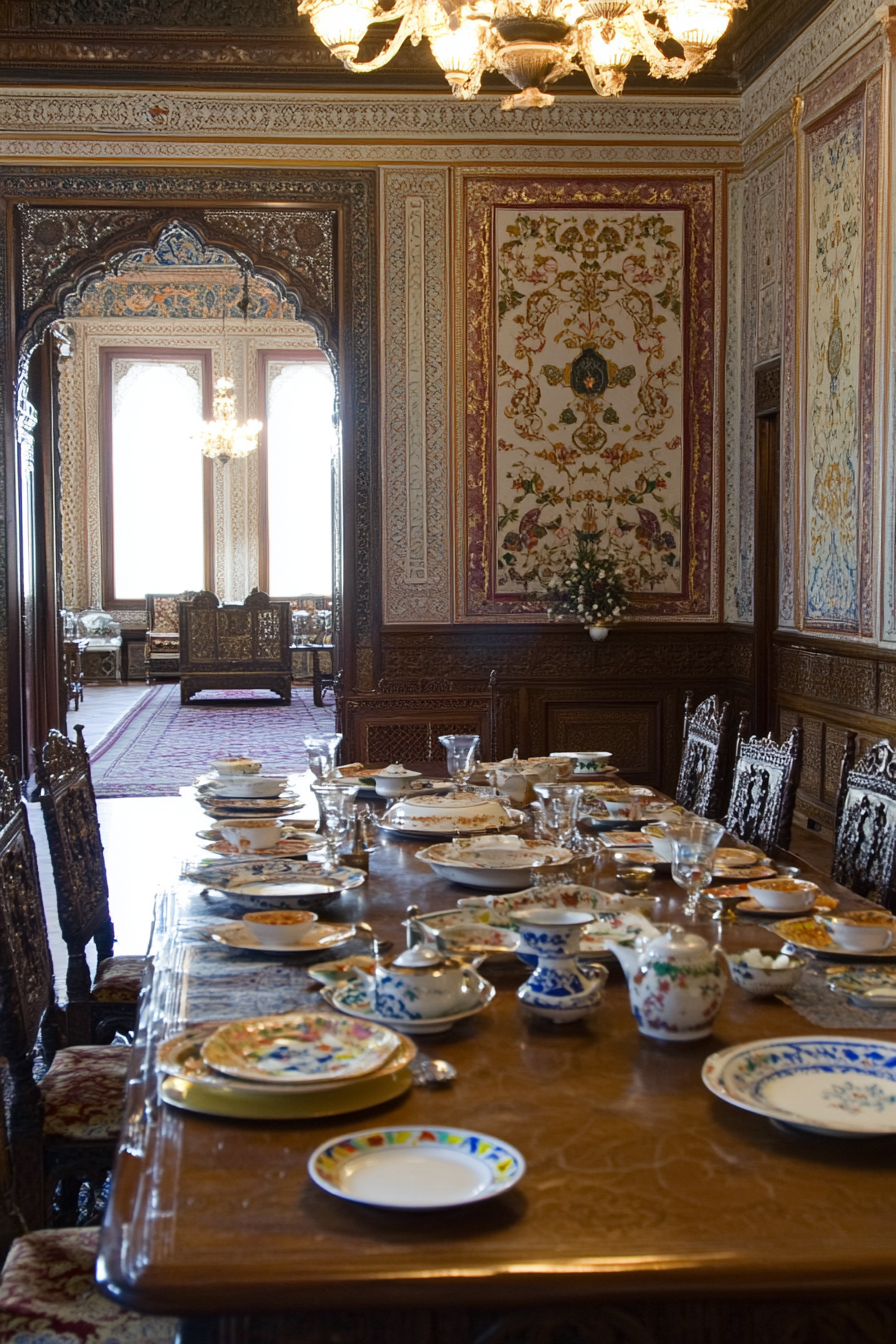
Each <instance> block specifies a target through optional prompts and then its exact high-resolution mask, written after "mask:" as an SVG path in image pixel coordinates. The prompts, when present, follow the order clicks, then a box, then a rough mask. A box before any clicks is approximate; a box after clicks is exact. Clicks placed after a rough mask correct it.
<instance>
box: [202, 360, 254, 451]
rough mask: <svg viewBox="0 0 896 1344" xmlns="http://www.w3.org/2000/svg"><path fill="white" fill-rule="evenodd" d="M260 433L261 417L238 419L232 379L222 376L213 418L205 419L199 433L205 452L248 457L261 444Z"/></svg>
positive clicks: (216, 389)
mask: <svg viewBox="0 0 896 1344" xmlns="http://www.w3.org/2000/svg"><path fill="white" fill-rule="evenodd" d="M260 433H261V421H260V420H247V421H246V423H245V424H244V425H241V424H239V423H238V422H237V415H236V397H235V396H234V392H233V379H232V378H219V379H218V381H217V382H216V383H215V400H214V404H213V406H212V419H211V420H206V421H205V423H204V424H203V426H202V429H200V430H199V432H198V434H197V435H196V437H197V438H198V439H199V443H200V446H201V448H202V451H203V453H204V454H205V456H206V457H211V458H214V459H216V460H217V461H220V462H229V461H230V460H231V458H234V457H248V456H249V454H250V453H252V452H254V451H255V449H256V448H257V447H258V436H259V434H260Z"/></svg>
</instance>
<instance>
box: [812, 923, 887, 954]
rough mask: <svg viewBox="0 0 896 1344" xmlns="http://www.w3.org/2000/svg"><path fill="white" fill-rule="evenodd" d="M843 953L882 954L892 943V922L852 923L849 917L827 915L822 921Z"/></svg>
mask: <svg viewBox="0 0 896 1344" xmlns="http://www.w3.org/2000/svg"><path fill="white" fill-rule="evenodd" d="M822 922H823V923H824V926H825V928H826V929H827V931H828V933H829V934H830V935H831V937H832V938H833V940H834V942H835V943H836V944H837V945H838V947H842V948H843V950H844V952H883V951H885V950H886V948H888V947H889V946H890V944H891V943H892V941H893V928H892V921H890V922H887V921H885V919H881V920H877V921H873V922H872V921H869V922H867V923H866V922H864V921H863V922H862V923H860V924H856V923H854V922H853V921H852V920H851V919H850V917H849V915H827V916H825V918H824V919H823V921H822Z"/></svg>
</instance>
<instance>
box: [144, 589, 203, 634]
mask: <svg viewBox="0 0 896 1344" xmlns="http://www.w3.org/2000/svg"><path fill="white" fill-rule="evenodd" d="M195 596H196V593H195V591H193V592H190V591H186V592H183V593H147V594H146V627H147V633H148V634H150V635H176V634H177V632H178V620H179V614H178V613H179V608H180V604H181V602H189V601H190V600H191V599H192V598H194V597H195Z"/></svg>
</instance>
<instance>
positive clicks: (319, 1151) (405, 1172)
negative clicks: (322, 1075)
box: [308, 1125, 526, 1209]
mask: <svg viewBox="0 0 896 1344" xmlns="http://www.w3.org/2000/svg"><path fill="white" fill-rule="evenodd" d="M525 1170H526V1163H525V1161H524V1159H523V1156H522V1154H521V1153H520V1152H519V1151H518V1150H517V1149H516V1148H513V1147H511V1145H510V1144H509V1143H504V1141H503V1140H502V1139H493V1138H491V1137H490V1135H488V1134H478V1133H475V1132H474V1131H472V1130H469V1129H455V1127H454V1126H453V1125H449V1126H445V1125H431V1126H426V1125H404V1126H402V1127H401V1128H400V1129H399V1128H384V1129H361V1130H356V1131H355V1133H353V1134H341V1135H340V1136H339V1138H338V1139H327V1141H326V1143H322V1144H321V1145H320V1147H319V1148H315V1150H314V1152H313V1153H312V1154H311V1156H310V1157H309V1159H308V1174H309V1176H310V1177H311V1179H312V1181H314V1182H315V1184H316V1185H319V1186H320V1188H321V1189H322V1190H326V1191H327V1193H328V1194H331V1195H338V1196H339V1198H340V1199H351V1200H354V1201H355V1203H358V1204H373V1205H376V1206H377V1207H379V1208H387V1209H448V1208H452V1207H455V1206H456V1205H458V1204H476V1203H478V1202H479V1201H480V1200H483V1199H491V1198H492V1196H493V1195H501V1194H503V1193H504V1191H505V1190H509V1189H510V1188H511V1186H514V1185H516V1183H517V1181H518V1180H519V1179H520V1177H521V1176H522V1175H523V1174H524V1173H525Z"/></svg>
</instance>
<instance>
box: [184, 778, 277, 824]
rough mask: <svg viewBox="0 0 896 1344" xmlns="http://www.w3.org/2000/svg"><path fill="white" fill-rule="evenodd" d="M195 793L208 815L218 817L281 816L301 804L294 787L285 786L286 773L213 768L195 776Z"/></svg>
mask: <svg viewBox="0 0 896 1344" xmlns="http://www.w3.org/2000/svg"><path fill="white" fill-rule="evenodd" d="M196 797H197V799H198V800H199V803H200V805H201V806H202V808H203V809H204V810H205V811H206V812H207V813H208V814H209V816H212V817H216V818H219V819H222V820H223V819H226V818H227V817H235V816H252V817H258V816H270V817H280V818H282V817H285V816H286V815H287V814H289V813H291V812H296V811H298V809H299V808H300V807H302V806H303V804H302V803H301V801H300V799H299V796H298V794H297V793H296V791H295V790H294V789H291V788H289V780H288V779H287V777H286V775H262V774H218V773H217V772H213V773H211V774H208V775H203V776H202V777H201V778H200V779H198V780H197V782H196Z"/></svg>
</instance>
